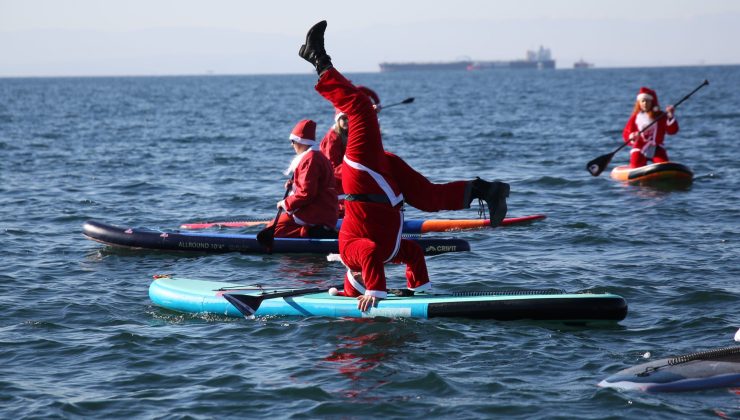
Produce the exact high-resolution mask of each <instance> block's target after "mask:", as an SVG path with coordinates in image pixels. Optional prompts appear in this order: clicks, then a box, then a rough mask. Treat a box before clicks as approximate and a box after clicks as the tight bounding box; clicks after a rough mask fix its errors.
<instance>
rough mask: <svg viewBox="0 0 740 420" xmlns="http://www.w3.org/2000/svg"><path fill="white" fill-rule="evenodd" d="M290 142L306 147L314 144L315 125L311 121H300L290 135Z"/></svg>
mask: <svg viewBox="0 0 740 420" xmlns="http://www.w3.org/2000/svg"><path fill="white" fill-rule="evenodd" d="M289 138H290V141H294V142H296V143H299V144H305V145H306V146H313V145H314V144H316V123H315V122H313V121H312V120H301V121H299V122H298V124H296V125H295V128H293V131H292V132H291V133H290V137H289Z"/></svg>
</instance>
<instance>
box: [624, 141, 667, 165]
mask: <svg viewBox="0 0 740 420" xmlns="http://www.w3.org/2000/svg"><path fill="white" fill-rule="evenodd" d="M647 161H648V158H647V156H645V155H643V154H642V153H640V149H632V150H631V151H630V168H641V167H643V166H645V165H647ZM652 161H653V163H663V162H668V153H666V151H665V149H664V148H662V147H660V146H658V147H656V148H655V155H653V159H652Z"/></svg>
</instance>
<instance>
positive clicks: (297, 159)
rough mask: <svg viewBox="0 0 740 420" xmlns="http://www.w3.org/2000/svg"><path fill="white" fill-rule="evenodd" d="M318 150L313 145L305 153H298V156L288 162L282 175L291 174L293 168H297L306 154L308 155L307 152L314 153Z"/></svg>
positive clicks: (317, 147)
mask: <svg viewBox="0 0 740 420" xmlns="http://www.w3.org/2000/svg"><path fill="white" fill-rule="evenodd" d="M319 150H320V149H319V146H317V145H313V146H311V148H310V149H308V150H306V151H305V152H303V153H299V154H297V155H295V156H294V157H293V160H291V161H290V165H289V166H288V168H287V169H286V170H285V171H283V174H284V175H290V174H292V173H293V172H295V168H297V167H298V165H299V164H300V163H301V161H302V160H303V157H304V156H306V153H308V152H315V151H319Z"/></svg>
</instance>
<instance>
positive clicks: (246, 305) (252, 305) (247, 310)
mask: <svg viewBox="0 0 740 420" xmlns="http://www.w3.org/2000/svg"><path fill="white" fill-rule="evenodd" d="M334 287H335V288H337V289H341V288H342V287H344V285H340V286H334ZM321 292H326V293H328V290H327V289H322V288H319V287H314V288H311V289H297V290H291V291H289V292H275V293H266V294H262V295H240V294H231V293H224V294H223V297H224V299H226V300H227V301H229V303H231V304H232V305H234V307H235V308H236V309H238V310H239V312H241V313H242V315H244V316H252V315H254V313H255V312H257V309H259V307H260V305H262V301H263V300H265V299H275V298H286V297H294V296H301V295H310V294H312V293H321Z"/></svg>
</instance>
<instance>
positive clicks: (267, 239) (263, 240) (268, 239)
mask: <svg viewBox="0 0 740 420" xmlns="http://www.w3.org/2000/svg"><path fill="white" fill-rule="evenodd" d="M292 185H293V180H288V186H287V187H286V188H285V194H284V195H283V200H285V198H286V197H288V194H290V187H291V186H292ZM281 214H283V208H282V207H278V211H277V214H276V215H275V220H274V221H273V222H272V225H270V226H268V227H266V228H264V229H262V230H261V231H259V233H258V234H257V242H259V243H260V245H262V246H264V247H265V248H266V249H267V253H268V254H271V253H272V245H273V244H274V243H275V227H276V226H277V224H278V220H280V215H281Z"/></svg>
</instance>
